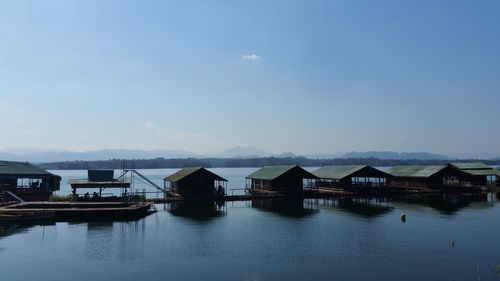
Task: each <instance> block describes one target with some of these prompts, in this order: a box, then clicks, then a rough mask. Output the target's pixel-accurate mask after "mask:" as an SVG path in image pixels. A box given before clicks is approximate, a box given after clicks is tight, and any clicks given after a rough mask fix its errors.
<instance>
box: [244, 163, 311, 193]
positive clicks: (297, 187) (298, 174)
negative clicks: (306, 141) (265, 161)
mask: <svg viewBox="0 0 500 281" xmlns="http://www.w3.org/2000/svg"><path fill="white" fill-rule="evenodd" d="M305 179H307V180H309V183H308V184H307V185H308V186H310V185H311V184H312V181H313V180H316V179H317V177H316V176H315V175H313V174H312V173H310V172H308V171H306V170H304V169H303V168H301V167H299V166H296V165H290V166H265V167H262V168H261V169H259V170H257V171H255V172H254V173H252V174H251V175H249V176H247V177H246V180H247V184H246V187H247V189H248V190H249V191H250V192H277V193H299V192H302V191H303V190H304V180H305Z"/></svg>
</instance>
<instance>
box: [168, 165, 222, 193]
mask: <svg viewBox="0 0 500 281" xmlns="http://www.w3.org/2000/svg"><path fill="white" fill-rule="evenodd" d="M163 181H164V185H165V189H166V190H167V193H168V194H169V195H171V196H182V197H192V196H205V195H214V196H215V195H224V194H225V191H226V187H227V180H226V179H225V178H223V177H221V176H219V175H216V174H214V173H212V172H210V171H209V170H207V169H205V168H202V167H193V168H184V169H182V170H180V171H178V172H176V173H174V174H172V175H170V176H168V177H166V178H164V179H163Z"/></svg>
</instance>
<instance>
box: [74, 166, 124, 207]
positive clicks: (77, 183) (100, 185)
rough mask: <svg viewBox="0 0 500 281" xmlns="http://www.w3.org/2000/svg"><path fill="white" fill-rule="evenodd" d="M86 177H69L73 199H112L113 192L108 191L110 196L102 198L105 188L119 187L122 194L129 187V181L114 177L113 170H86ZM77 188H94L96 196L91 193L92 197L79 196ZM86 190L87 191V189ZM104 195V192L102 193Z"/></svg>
mask: <svg viewBox="0 0 500 281" xmlns="http://www.w3.org/2000/svg"><path fill="white" fill-rule="evenodd" d="M87 175H88V178H87V179H70V180H68V183H69V184H70V185H71V189H72V192H73V198H75V199H94V200H97V199H99V200H102V199H113V197H115V196H114V194H115V193H110V195H111V196H108V197H107V198H103V191H104V190H105V189H119V190H120V193H121V194H122V195H126V194H127V189H128V188H130V182H129V181H126V180H124V179H115V178H114V170H88V171H87ZM78 189H90V191H92V189H94V190H96V191H95V192H96V193H97V190H98V193H97V197H98V198H95V197H96V196H95V195H93V196H92V197H94V198H86V197H85V196H84V197H83V198H81V196H80V194H79V193H78ZM87 192H88V191H87ZM104 195H106V194H104Z"/></svg>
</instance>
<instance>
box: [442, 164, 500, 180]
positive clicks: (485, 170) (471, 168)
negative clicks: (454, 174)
mask: <svg viewBox="0 0 500 281" xmlns="http://www.w3.org/2000/svg"><path fill="white" fill-rule="evenodd" d="M449 165H450V166H451V167H454V168H457V169H459V170H461V171H463V172H465V173H467V174H469V175H473V176H490V175H496V176H499V177H500V173H499V171H497V170H495V169H493V167H490V166H488V165H486V164H484V163H481V162H475V163H450V164H449Z"/></svg>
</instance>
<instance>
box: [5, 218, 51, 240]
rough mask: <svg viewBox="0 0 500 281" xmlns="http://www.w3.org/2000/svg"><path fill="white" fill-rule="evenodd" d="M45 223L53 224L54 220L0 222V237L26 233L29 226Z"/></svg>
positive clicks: (45, 224) (43, 224)
mask: <svg viewBox="0 0 500 281" xmlns="http://www.w3.org/2000/svg"><path fill="white" fill-rule="evenodd" d="M47 225H51V226H53V225H55V223H54V222H43V221H41V222H31V223H29V222H26V223H12V222H11V223H0V238H2V237H6V236H10V235H14V234H19V233H26V232H28V231H29V230H30V229H31V228H34V227H36V226H47Z"/></svg>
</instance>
